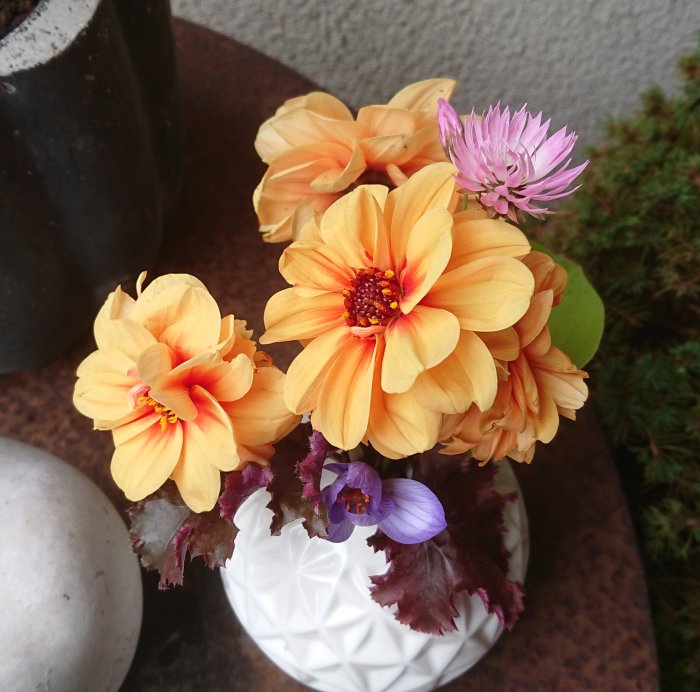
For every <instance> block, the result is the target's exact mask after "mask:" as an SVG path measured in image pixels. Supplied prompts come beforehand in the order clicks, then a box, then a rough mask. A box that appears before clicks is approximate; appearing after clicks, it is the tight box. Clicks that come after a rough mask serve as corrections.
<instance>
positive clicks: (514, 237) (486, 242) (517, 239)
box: [447, 212, 530, 271]
mask: <svg viewBox="0 0 700 692" xmlns="http://www.w3.org/2000/svg"><path fill="white" fill-rule="evenodd" d="M469 216H470V215H469V212H460V213H458V214H455V217H454V236H453V241H452V245H453V250H452V257H451V258H450V263H449V265H448V268H447V269H448V271H450V270H452V269H456V268H457V267H459V266H461V265H463V264H467V263H469V262H473V261H474V260H477V259H481V258H482V257H491V256H493V255H501V256H504V257H517V258H520V257H524V256H525V255H527V253H528V252H530V243H529V242H528V240H527V238H526V237H525V235H524V234H523V232H522V231H521V230H520V229H519V228H516V227H515V226H513V225H512V224H509V223H506V222H505V221H496V220H495V219H480V220H477V221H474V220H471V219H470V218H469Z"/></svg>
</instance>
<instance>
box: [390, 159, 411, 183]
mask: <svg viewBox="0 0 700 692" xmlns="http://www.w3.org/2000/svg"><path fill="white" fill-rule="evenodd" d="M385 171H386V174H387V175H388V176H389V180H391V182H392V184H393V185H394V187H399V185H403V184H404V183H405V182H406V181H407V180H408V176H407V175H406V174H405V173H404V172H403V171H402V170H401V169H400V168H399V167H398V166H397V165H396V164H395V163H388V164H387V165H386V169H385Z"/></svg>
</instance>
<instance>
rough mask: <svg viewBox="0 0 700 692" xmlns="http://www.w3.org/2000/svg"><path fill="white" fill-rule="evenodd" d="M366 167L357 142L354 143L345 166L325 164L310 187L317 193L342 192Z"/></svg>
mask: <svg viewBox="0 0 700 692" xmlns="http://www.w3.org/2000/svg"><path fill="white" fill-rule="evenodd" d="M366 167H367V165H366V163H365V157H364V154H363V152H362V149H361V148H360V145H359V144H357V143H356V144H354V145H353V147H352V150H351V153H350V158H349V159H348V160H347V162H346V163H345V166H344V167H343V168H342V169H341V168H340V167H338V168H335V167H333V166H326V168H325V170H323V171H322V172H321V173H319V174H318V175H317V176H316V177H315V178H314V179H313V180H312V181H311V183H310V185H311V189H312V190H314V192H319V193H331V192H342V191H343V190H345V189H346V188H347V187H349V186H350V185H351V184H352V183H354V182H355V180H357V178H358V177H359V176H360V175H361V174H362V173H363V172H364V170H365V168H366Z"/></svg>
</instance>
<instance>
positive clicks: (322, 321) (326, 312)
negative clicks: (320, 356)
mask: <svg viewBox="0 0 700 692" xmlns="http://www.w3.org/2000/svg"><path fill="white" fill-rule="evenodd" d="M343 310H344V307H343V297H342V295H340V294H339V293H321V294H320V295H316V296H310V297H308V298H306V297H301V296H299V295H298V292H297V291H296V290H295V289H293V288H287V289H285V290H283V291H280V292H279V293H275V294H274V295H273V296H272V297H271V298H270V300H269V301H268V302H267V305H266V306H265V327H266V329H267V331H266V332H265V333H264V334H263V335H262V336H261V337H260V343H261V344H272V343H275V342H278V341H290V340H297V339H311V338H314V337H316V336H319V335H320V334H323V333H324V332H327V331H328V330H329V329H333V328H334V327H339V326H341V325H343V324H344V320H343Z"/></svg>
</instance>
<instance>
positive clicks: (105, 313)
mask: <svg viewBox="0 0 700 692" xmlns="http://www.w3.org/2000/svg"><path fill="white" fill-rule="evenodd" d="M135 303H136V301H135V300H134V299H133V298H132V297H131V296H130V295H128V294H127V293H124V291H122V289H121V286H117V288H116V289H115V290H114V291H112V293H110V294H109V295H108V296H107V300H106V301H105V302H104V305H103V306H102V307H101V308H100V310H99V312H98V313H97V317H95V325H94V331H95V341H96V342H97V345H98V348H101V346H100V344H101V343H103V344H105V345H109V341H110V340H109V338H108V337H107V336H106V335H104V333H103V331H104V325H105V323H108V322H110V321H111V320H118V319H131V314H132V312H133V309H134V304H135Z"/></svg>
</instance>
